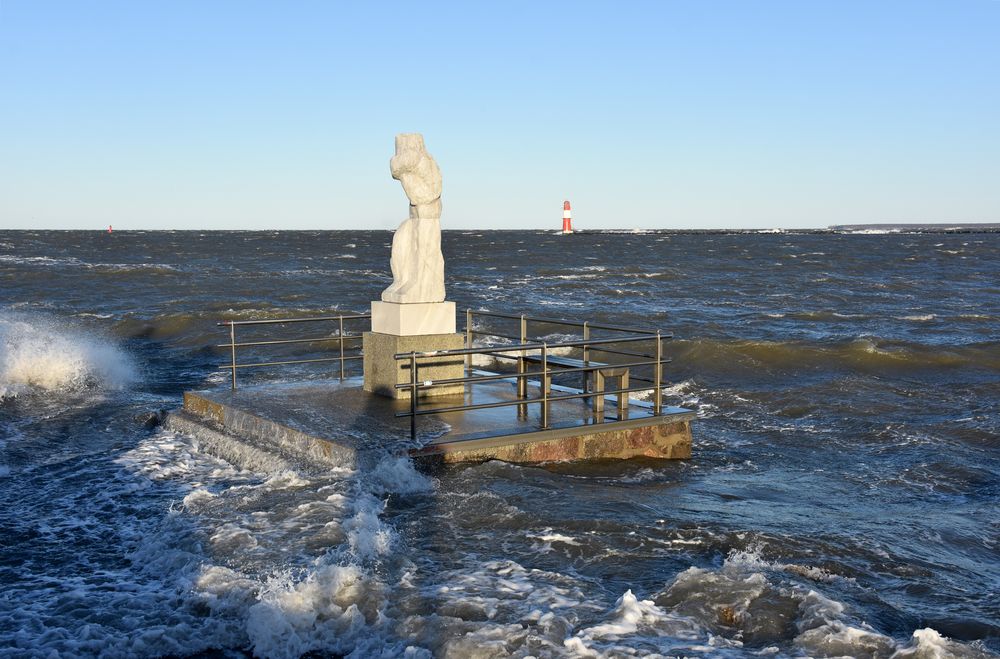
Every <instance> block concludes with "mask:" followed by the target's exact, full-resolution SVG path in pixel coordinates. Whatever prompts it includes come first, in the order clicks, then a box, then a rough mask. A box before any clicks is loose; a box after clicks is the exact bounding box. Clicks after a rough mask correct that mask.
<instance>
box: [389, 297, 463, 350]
mask: <svg viewBox="0 0 1000 659" xmlns="http://www.w3.org/2000/svg"><path fill="white" fill-rule="evenodd" d="M372 331H373V332H378V333H379V334H392V335H393V336H422V335H427V334H454V333H455V303H454V302H410V303H404V304H400V303H398V302H381V301H375V302H372ZM427 349H428V350H434V348H427Z"/></svg>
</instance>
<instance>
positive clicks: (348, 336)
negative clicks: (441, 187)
mask: <svg viewBox="0 0 1000 659" xmlns="http://www.w3.org/2000/svg"><path fill="white" fill-rule="evenodd" d="M341 338H343V339H344V340H345V341H347V340H349V339H362V338H364V337H363V336H361V335H360V334H345V335H344V336H343V337H339V336H324V337H322V338H315V339H280V340H277V341H246V342H244V343H236V344H233V343H217V344H216V345H215V347H216V348H232V347H234V346H235V347H237V348H242V347H244V346H273V345H279V344H288V343H321V342H324V341H339V340H340V339H341Z"/></svg>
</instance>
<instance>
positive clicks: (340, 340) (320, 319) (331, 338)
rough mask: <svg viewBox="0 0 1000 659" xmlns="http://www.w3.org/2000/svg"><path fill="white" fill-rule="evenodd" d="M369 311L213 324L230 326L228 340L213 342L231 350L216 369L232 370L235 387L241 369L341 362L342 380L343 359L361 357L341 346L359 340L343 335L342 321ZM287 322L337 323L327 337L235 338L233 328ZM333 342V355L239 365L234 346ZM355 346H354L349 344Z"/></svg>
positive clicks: (360, 317) (357, 318)
mask: <svg viewBox="0 0 1000 659" xmlns="http://www.w3.org/2000/svg"><path fill="white" fill-rule="evenodd" d="M370 318H371V314H348V315H339V316H316V317H312V318H274V319H267V320H227V321H224V322H221V323H216V325H217V326H219V327H228V328H229V343H219V344H216V346H215V347H216V348H228V349H229V351H230V363H229V364H228V365H220V366H219V368H220V369H222V370H229V371H231V372H232V388H233V389H234V390H235V389H236V371H237V370H238V369H241V368H259V367H265V366H279V365H289V364H318V363H322V362H340V379H341V380H343V379H344V377H345V365H346V362H349V361H354V360H358V359H363V357H362V355H361V354H351V355H348V354H346V353H345V350H346V349H347V347H346V346H345V345H344V343H345V342H346V341H350V340H355V339H361V338H362V335H361V334H345V333H344V323H345V322H350V321H354V320H363V319H364V320H366V319H370ZM288 323H336V328H337V329H336V332H337V333H336V334H333V333H331V334H329V335H327V336H308V337H296V338H291V339H272V340H264V341H243V342H239V343H238V342H237V341H236V328H237V327H246V326H264V325H285V324H288ZM331 342H336V343H337V344H338V352H339V354H337V356H335V357H319V358H315V359H286V360H280V361H258V362H251V363H244V364H240V363H238V362H237V360H236V349H237V348H249V347H260V346H287V345H294V344H323V343H331ZM350 347H351V348H354V347H356V346H350Z"/></svg>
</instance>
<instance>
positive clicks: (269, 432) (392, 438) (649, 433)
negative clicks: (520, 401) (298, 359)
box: [170, 378, 695, 468]
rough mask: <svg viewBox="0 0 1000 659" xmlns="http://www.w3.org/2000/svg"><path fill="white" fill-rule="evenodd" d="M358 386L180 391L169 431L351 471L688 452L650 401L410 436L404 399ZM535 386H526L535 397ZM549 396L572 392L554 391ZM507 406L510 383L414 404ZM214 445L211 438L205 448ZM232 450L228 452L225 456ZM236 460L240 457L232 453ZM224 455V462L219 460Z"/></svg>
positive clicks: (477, 413) (422, 422)
mask: <svg viewBox="0 0 1000 659" xmlns="http://www.w3.org/2000/svg"><path fill="white" fill-rule="evenodd" d="M362 385H363V382H362V379H361V378H348V379H345V380H343V381H341V380H321V381H308V382H288V383H268V384H262V385H254V386H247V387H243V388H240V389H238V390H236V391H232V390H231V389H228V388H219V389H210V390H203V391H191V392H186V393H185V395H184V410H183V411H182V412H180V413H177V414H175V415H172V416H173V418H172V419H171V421H170V425H172V426H173V427H175V428H177V429H180V430H184V431H188V432H190V431H192V429H193V428H194V426H196V425H198V424H203V425H207V426H208V429H209V430H210V431H212V432H215V433H216V434H219V435H222V436H226V437H230V438H232V440H233V441H236V442H242V443H243V444H244V445H247V448H248V450H249V451H250V452H253V451H266V452H267V451H269V452H273V453H277V454H280V455H282V456H284V457H286V458H287V459H289V460H290V461H292V462H295V461H302V460H306V461H313V462H318V463H322V464H328V465H336V466H345V467H352V468H353V467H355V466H358V465H359V464H360V463H362V462H365V461H366V459H367V458H366V456H370V455H375V454H377V455H385V454H386V453H387V452H388V453H397V452H398V453H410V454H411V455H414V456H418V457H420V458H422V459H426V460H430V461H442V462H457V461H465V460H477V461H478V460H487V459H501V460H507V461H512V462H541V461H550V460H577V459H589V458H628V457H634V456H640V455H641V456H646V457H660V458H686V457H690V454H691V434H690V421H691V420H692V419H693V418H694V417H695V414H694V413H693V412H691V411H690V410H686V409H683V408H676V407H673V408H664V410H663V413H662V414H661V415H659V416H654V415H653V413H652V406H651V405H650V404H649V403H645V402H642V401H637V400H635V399H632V400H631V401H630V405H629V406H628V414H627V418H624V419H618V418H617V405H616V400H615V397H614V396H608V397H607V401H608V402H607V404H606V407H605V410H604V412H603V413H602V414H598V415H596V416H595V415H594V414H593V412H592V411H591V409H590V405H589V404H588V403H587V402H585V401H584V400H583V399H579V400H556V401H552V402H550V403H549V406H550V407H549V421H550V425H549V427H548V428H547V429H545V430H541V429H540V425H541V406H540V405H539V404H538V403H532V404H528V405H521V406H516V405H515V406H510V407H495V408H486V409H476V410H468V411H463V412H456V413H449V414H440V415H438V414H430V415H424V416H419V417H418V419H417V435H416V439H415V440H414V439H413V438H411V435H410V420H409V418H405V417H404V418H400V417H397V416H396V414H397V413H399V412H406V411H408V410H409V401H405V400H393V399H390V398H385V397H383V396H378V395H374V394H371V393H368V392H365V391H364V390H363V388H362ZM536 387H537V385H529V396H535V395H536V391H537V388H536ZM553 390H554V391H553V394H554V395H559V394H560V393H567V392H573V391H578V390H573V389H569V388H566V387H553ZM501 401H516V386H515V384H514V381H513V380H500V381H495V382H490V383H483V384H477V385H476V386H475V387H472V388H471V391H466V393H464V394H460V395H451V396H437V397H434V398H432V399H426V400H422V401H421V408H422V409H423V408H444V407H454V406H458V405H477V404H491V403H497V402H501ZM221 441H222V440H221V439H220V438H219V437H215V438H214V441H213V445H216V444H219V442H221ZM233 450H234V449H232V448H230V449H229V452H230V453H232V452H233ZM237 452H240V451H237ZM222 457H225V456H222Z"/></svg>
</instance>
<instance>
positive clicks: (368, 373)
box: [362, 303, 465, 400]
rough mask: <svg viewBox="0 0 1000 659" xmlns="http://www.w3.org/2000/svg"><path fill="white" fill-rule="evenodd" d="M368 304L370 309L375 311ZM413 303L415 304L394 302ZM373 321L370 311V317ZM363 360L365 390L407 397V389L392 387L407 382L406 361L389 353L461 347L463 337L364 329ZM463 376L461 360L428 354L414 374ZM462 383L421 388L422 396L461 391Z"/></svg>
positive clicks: (434, 377) (421, 377)
mask: <svg viewBox="0 0 1000 659" xmlns="http://www.w3.org/2000/svg"><path fill="white" fill-rule="evenodd" d="M375 304H376V303H372V311H373V312H374V310H375ZM395 306H404V307H408V306H415V305H409V304H404V305H395ZM452 309H453V311H452V326H453V327H454V320H455V316H454V304H452ZM372 320H374V314H373V318H372ZM362 341H363V343H362V350H363V351H364V355H365V359H364V363H365V384H364V388H365V391H368V392H371V393H374V394H380V395H382V396H388V397H389V398H401V399H405V400H409V399H410V392H409V390H408V389H396V388H395V385H396V384H405V383H408V382H410V362H409V361H408V360H399V361H396V360H395V359H394V358H393V355H395V354H396V353H400V352H411V351H416V352H431V351H433V350H457V349H460V348H464V347H465V337H464V336H462V335H461V334H426V335H422V336H397V335H394V334H383V333H381V332H365V334H364V338H363V339H362ZM464 375H465V359H464V358H463V357H461V356H457V357H437V358H435V357H431V358H428V359H421V360H419V363H418V368H417V377H418V379H419V380H420V381H421V382H426V381H427V380H445V379H448V378H460V377H463V376H464ZM464 391H465V387H464V385H461V384H457V385H453V386H448V387H434V388H433V389H429V390H425V391H421V392H420V395H421V396H422V397H423V396H447V395H454V394H462V393H464Z"/></svg>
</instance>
